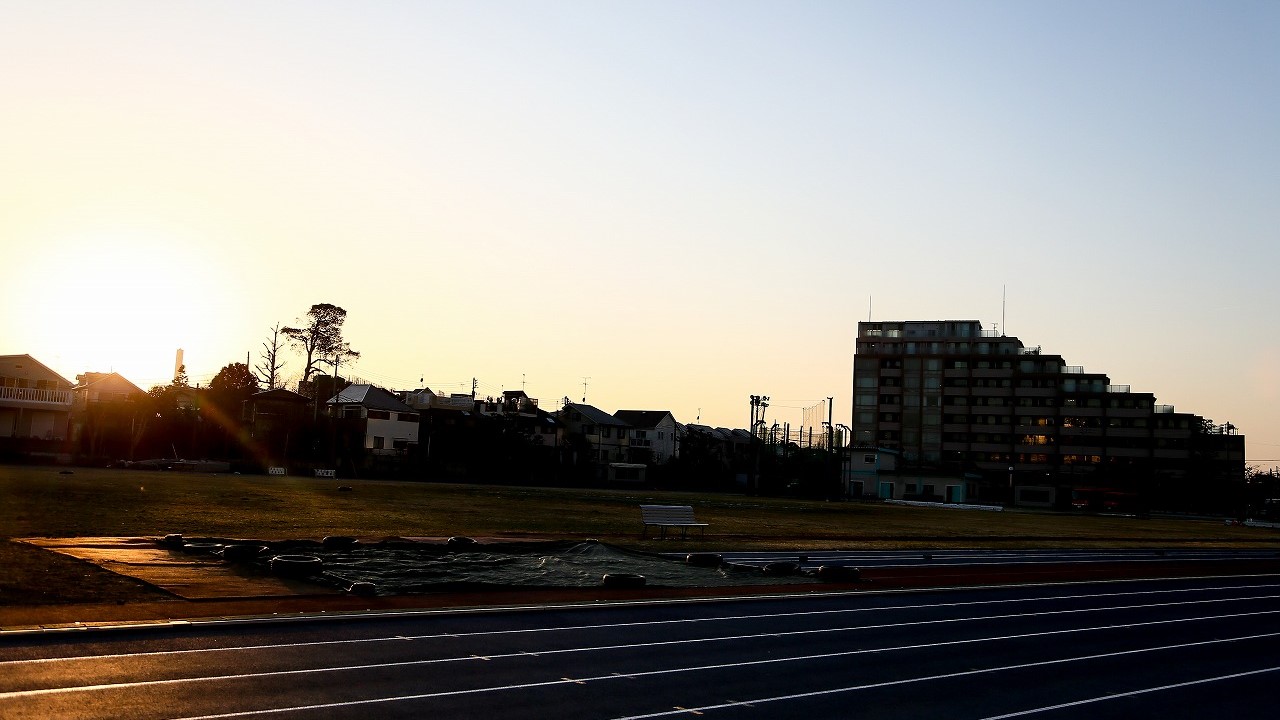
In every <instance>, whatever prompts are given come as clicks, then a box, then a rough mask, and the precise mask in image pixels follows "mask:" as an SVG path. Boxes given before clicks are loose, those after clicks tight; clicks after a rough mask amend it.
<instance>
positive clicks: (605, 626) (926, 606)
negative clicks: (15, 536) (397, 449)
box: [0, 583, 1280, 668]
mask: <svg viewBox="0 0 1280 720" xmlns="http://www.w3.org/2000/svg"><path fill="white" fill-rule="evenodd" d="M1275 588H1280V583H1265V584H1259V585H1244V586H1238V585H1237V586H1232V585H1219V586H1213V587H1205V588H1173V589H1166V590H1136V591H1133V592H1114V593H1098V594H1093V595H1089V594H1084V595H1052V596H1047V597H1042V598H1006V599H999V600H969V601H964V602H945V603H919V604H915V605H891V606H876V607H860V608H840V609H836V610H806V611H803V612H787V613H758V614H753V615H723V616H717V617H706V618H678V619H672V620H644V621H639V622H625V623H598V624H594V625H565V626H557V627H539V628H514V629H507V630H481V631H476V632H468V633H447V632H446V633H433V634H430V635H392V636H383V637H373V638H350V639H344V640H316V641H309V642H297V643H266V644H262V645H238V646H230V647H207V648H187V649H182V650H150V651H146V652H138V653H104V654H100V655H71V656H65V657H51V658H30V659H26V660H0V668H3V667H5V666H9V665H28V664H29V665H42V664H52V663H65V662H80V661H95V660H119V659H122V658H143V657H160V656H171V655H199V654H206V653H222V652H249V651H254V650H284V649H288V648H303V647H323V646H328V645H360V644H366V643H382V642H398V641H406V640H407V641H418V640H438V639H441V638H445V639H463V638H475V637H492V636H498V635H521V634H541V633H549V632H569V631H581V630H613V629H618V628H629V627H653V626H661V625H681V624H698V623H711V622H737V621H742V620H770V619H777V618H800V617H815V616H821V615H844V614H856V613H869V612H885V611H897V610H932V609H936V608H947V607H972V606H978V605H1009V604H1020V603H1035V602H1058V601H1063V600H1084V599H1095V598H1096V599H1102V598H1121V597H1136V596H1143V595H1173V594H1182V593H1198V592H1218V591H1230V590H1254V589H1261V590H1270V589H1275ZM1275 597H1276V596H1274V595H1257V596H1247V597H1240V598H1210V599H1207V600H1194V601H1185V602H1179V603H1168V605H1177V604H1186V603H1197V602H1224V601H1236V600H1239V601H1246V600H1255V599H1262V600H1267V599H1273V598H1275ZM1164 605H1166V603H1156V604H1152V605H1141V606H1131V607H1162V606H1164ZM1122 607H1129V606H1121V608H1122ZM593 609H600V607H599V606H594V607H593ZM1063 612H1066V611H1063ZM1073 612H1078V611H1073Z"/></svg>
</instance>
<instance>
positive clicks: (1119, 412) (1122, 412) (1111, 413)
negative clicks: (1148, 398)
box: [1107, 408, 1151, 418]
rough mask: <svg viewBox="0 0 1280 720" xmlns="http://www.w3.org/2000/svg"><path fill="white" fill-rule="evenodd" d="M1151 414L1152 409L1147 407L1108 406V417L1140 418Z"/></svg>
mask: <svg viewBox="0 0 1280 720" xmlns="http://www.w3.org/2000/svg"><path fill="white" fill-rule="evenodd" d="M1150 414H1151V411H1150V410H1149V409H1147V408H1107V417H1125V418H1138V417H1147V416H1149V415H1150Z"/></svg>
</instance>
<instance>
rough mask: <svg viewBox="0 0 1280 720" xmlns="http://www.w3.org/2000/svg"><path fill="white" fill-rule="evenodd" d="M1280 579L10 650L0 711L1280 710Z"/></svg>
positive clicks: (893, 595)
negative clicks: (1279, 700) (1279, 706)
mask: <svg viewBox="0 0 1280 720" xmlns="http://www.w3.org/2000/svg"><path fill="white" fill-rule="evenodd" d="M1277 647H1280V575H1269V574H1267V575H1254V576H1246V577H1219V578H1197V579H1187V580H1143V581H1127V582H1107V583H1094V584H1059V585H1048V586H1039V587H1032V586H1028V587H1001V588H989V589H964V590H950V591H927V592H888V593H849V594H817V595H804V596H794V597H769V598H750V599H740V600H717V601H705V600H703V601H676V602H670V601H668V602H661V603H635V604H610V605H598V604H584V605H578V606H559V607H553V608H525V609H506V610H501V611H476V612H460V611H450V612H418V613H398V614H387V615H382V616H366V617H363V618H361V619H359V620H350V619H346V620H339V619H332V618H330V619H317V620H305V621H299V622H261V621H252V620H245V621H231V622H227V621H222V622H211V623H205V624H202V623H191V624H179V625H171V626H164V627H161V628H154V627H152V628H148V629H137V630H127V629H126V630H121V629H115V630H110V631H97V630H95V631H71V632H62V633H43V634H36V633H33V634H7V635H3V636H0V717H3V718H6V719H17V718H54V717H56V718H118V719H124V718H137V719H139V720H141V719H152V718H170V719H172V718H362V719H365V720H367V719H369V718H428V717H431V718H435V717H440V718H472V717H476V718H484V720H499V719H500V718H666V717H675V718H684V717H706V718H717V717H722V718H728V717H735V718H736V717H748V718H779V717H784V718H788V717H804V718H850V717H857V718H926V717H927V718H1014V717H1027V718H1045V719H1050V718H1052V719H1058V718H1105V717H1116V718H1120V717H1124V718H1132V717H1156V716H1158V717H1162V718H1178V717H1187V718H1191V717H1206V716H1210V715H1213V716H1225V717H1231V716H1232V715H1234V716H1236V717H1270V716H1272V715H1274V713H1275V711H1276V694H1275V690H1274V688H1276V687H1277V685H1278V684H1280V652H1277V651H1276V648H1277Z"/></svg>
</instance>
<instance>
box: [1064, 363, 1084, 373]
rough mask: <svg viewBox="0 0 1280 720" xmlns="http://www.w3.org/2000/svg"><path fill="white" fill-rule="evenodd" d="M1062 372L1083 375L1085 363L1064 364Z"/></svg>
mask: <svg viewBox="0 0 1280 720" xmlns="http://www.w3.org/2000/svg"><path fill="white" fill-rule="evenodd" d="M1060 372H1062V373H1063V374H1064V375H1083V374H1084V366H1083V365H1063V366H1062V368H1061V370H1060Z"/></svg>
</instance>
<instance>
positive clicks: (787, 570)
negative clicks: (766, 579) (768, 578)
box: [761, 562, 800, 576]
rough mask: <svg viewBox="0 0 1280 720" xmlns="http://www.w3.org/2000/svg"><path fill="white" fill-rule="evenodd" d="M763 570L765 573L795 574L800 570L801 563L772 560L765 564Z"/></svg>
mask: <svg viewBox="0 0 1280 720" xmlns="http://www.w3.org/2000/svg"><path fill="white" fill-rule="evenodd" d="M761 570H762V571H763V572H764V574H765V575H779V576H780V575H795V574H796V572H798V571H799V570H800V563H794V562H771V563H769V564H767V565H765V566H764V567H763V568H761Z"/></svg>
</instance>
